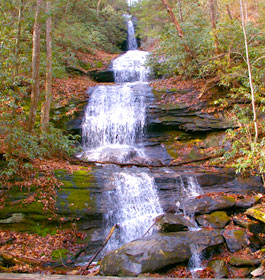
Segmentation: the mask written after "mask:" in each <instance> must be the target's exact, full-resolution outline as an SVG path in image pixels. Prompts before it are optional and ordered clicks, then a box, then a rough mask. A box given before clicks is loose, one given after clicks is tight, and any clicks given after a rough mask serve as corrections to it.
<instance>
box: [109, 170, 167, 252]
mask: <svg viewBox="0 0 265 280" xmlns="http://www.w3.org/2000/svg"><path fill="white" fill-rule="evenodd" d="M113 175H114V180H113V182H110V184H111V185H114V186H115V188H114V190H113V191H110V192H109V193H108V196H107V197H106V203H108V205H109V212H108V214H107V216H106V220H107V224H108V228H111V227H112V226H113V224H115V223H118V224H119V228H120V230H119V231H117V232H115V236H114V238H112V239H111V240H110V242H109V243H108V246H107V250H108V251H109V250H112V249H116V248H117V247H119V246H120V245H121V244H125V243H127V242H129V241H132V240H134V239H137V238H140V237H142V236H143V235H144V233H145V232H146V231H147V230H148V228H149V227H150V225H151V223H152V220H153V218H154V217H156V216H157V215H159V214H161V213H162V212H163V210H162V208H161V207H160V204H159V200H158V196H157V193H156V190H155V185H154V179H153V178H152V177H151V176H150V175H149V174H148V173H147V172H142V171H139V170H137V168H133V169H132V170H130V171H127V172H119V173H114V174H113Z"/></svg>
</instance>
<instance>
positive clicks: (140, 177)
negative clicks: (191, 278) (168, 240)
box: [79, 17, 202, 270]
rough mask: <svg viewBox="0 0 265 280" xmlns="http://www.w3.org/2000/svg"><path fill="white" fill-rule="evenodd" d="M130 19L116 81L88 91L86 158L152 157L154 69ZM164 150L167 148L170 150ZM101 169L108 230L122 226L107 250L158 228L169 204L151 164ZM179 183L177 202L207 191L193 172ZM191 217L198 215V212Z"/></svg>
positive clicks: (195, 265)
mask: <svg viewBox="0 0 265 280" xmlns="http://www.w3.org/2000/svg"><path fill="white" fill-rule="evenodd" d="M127 20H128V51H127V52H126V53H125V54H123V55H121V56H120V57H118V58H117V59H115V60H114V61H113V63H112V69H113V71H114V76H115V82H116V85H107V86H105V85H104V86H102V85H100V86H97V87H95V88H93V89H91V90H90V92H89V94H90V98H89V102H88V105H87V107H86V110H85V115H84V118H83V121H82V141H83V143H82V144H83V152H82V153H81V154H80V155H79V156H80V157H82V158H83V159H87V160H93V161H101V162H103V161H104V162H117V163H133V162H135V161H139V160H141V161H143V160H145V161H148V158H149V155H148V149H147V148H146V121H147V113H146V112H147V107H148V105H150V102H151V100H152V98H153V94H152V91H151V88H150V86H149V85H148V77H149V74H150V73H149V69H148V68H147V67H146V66H145V62H146V59H147V57H148V52H144V51H140V50H137V42H136V39H135V34H134V29H133V23H132V21H131V20H130V19H129V18H128V17H127ZM163 152H164V154H166V151H163ZM158 156H159V155H158ZM167 157H169V156H168V155H167ZM152 160H153V158H152ZM158 160H159V158H158ZM166 172H168V173H171V172H173V171H172V170H167V171H166ZM100 173H101V174H102V173H104V174H108V176H107V180H105V182H104V184H105V188H107V190H108V191H105V192H104V194H103V201H104V204H105V205H107V210H106V211H105V214H104V226H103V227H104V235H105V236H107V234H108V233H109V231H110V229H111V228H112V227H113V226H114V225H115V224H118V226H119V228H118V230H116V231H115V233H114V234H113V236H112V237H111V239H110V241H109V242H108V244H107V246H106V247H105V249H104V251H103V255H104V254H106V253H107V252H109V251H112V250H115V249H117V248H120V247H121V246H122V245H124V244H126V243H128V242H130V241H133V240H135V239H138V238H141V237H143V236H145V235H151V234H152V233H153V232H154V231H155V229H154V228H152V229H151V230H149V231H148V229H149V228H150V227H151V226H152V224H153V223H154V219H155V218H156V217H158V216H159V215H161V214H163V213H164V210H163V208H162V206H161V205H160V199H159V196H158V192H157V186H156V184H155V178H154V174H152V172H150V170H148V169H147V168H136V167H133V168H123V169H121V168H120V169H119V168H117V167H115V166H113V165H104V166H103V167H102V169H101V171H100ZM180 189H181V191H180V193H181V196H180V197H179V201H178V202H177V204H183V203H184V204H185V201H186V200H188V199H189V200H190V199H191V198H195V197H196V196H197V195H199V194H201V193H202V192H201V189H200V186H199V184H198V182H197V181H196V179H195V178H194V177H192V176H188V175H186V176H185V183H184V182H183V179H182V177H181V176H180ZM189 218H190V219H193V220H194V217H189ZM194 224H196V222H195V220H194ZM193 230H194V229H193ZM196 230H199V229H196ZM147 231H148V232H147ZM191 250H192V252H193V257H192V260H191V262H190V264H191V265H190V266H191V269H192V270H196V269H200V265H201V264H200V256H199V255H198V254H197V252H196V248H191Z"/></svg>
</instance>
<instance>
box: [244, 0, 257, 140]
mask: <svg viewBox="0 0 265 280" xmlns="http://www.w3.org/2000/svg"><path fill="white" fill-rule="evenodd" d="M240 11H241V20H242V29H243V33H244V39H245V49H246V61H247V65H248V76H249V84H250V90H251V104H252V112H253V123H254V127H255V137H254V143H257V141H258V136H259V133H258V124H257V113H256V104H255V93H254V87H253V81H252V71H251V65H250V61H249V52H248V40H247V33H246V23H245V15H244V6H243V1H242V0H240Z"/></svg>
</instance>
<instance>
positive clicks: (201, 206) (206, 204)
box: [182, 195, 236, 214]
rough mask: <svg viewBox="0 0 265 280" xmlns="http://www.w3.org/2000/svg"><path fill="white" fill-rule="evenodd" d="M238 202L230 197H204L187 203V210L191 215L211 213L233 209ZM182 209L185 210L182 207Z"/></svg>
mask: <svg viewBox="0 0 265 280" xmlns="http://www.w3.org/2000/svg"><path fill="white" fill-rule="evenodd" d="M235 204H236V201H235V199H234V198H233V197H231V196H228V195H213V196H203V197H199V198H196V199H193V200H190V201H188V202H187V203H185V209H186V211H187V212H189V213H201V214H205V213H210V212H213V211H215V210H221V209H228V208H231V207H233V206H234V205H235ZM182 208H184V207H183V206H182Z"/></svg>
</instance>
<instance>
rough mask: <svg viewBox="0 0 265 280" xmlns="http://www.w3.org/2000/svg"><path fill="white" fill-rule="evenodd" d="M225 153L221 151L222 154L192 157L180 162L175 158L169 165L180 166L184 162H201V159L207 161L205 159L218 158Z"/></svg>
mask: <svg viewBox="0 0 265 280" xmlns="http://www.w3.org/2000/svg"><path fill="white" fill-rule="evenodd" d="M223 155H224V152H223V153H220V154H216V155H211V156H207V157H203V158H198V159H191V160H186V161H180V162H174V160H173V161H171V162H170V164H169V166H180V165H184V164H189V163H194V162H199V161H205V160H208V159H212V158H218V157H221V156H223Z"/></svg>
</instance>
